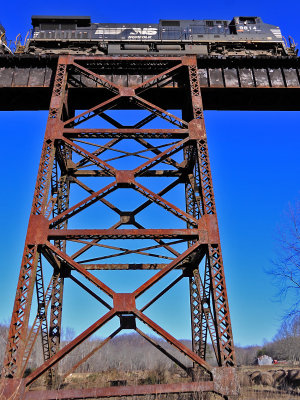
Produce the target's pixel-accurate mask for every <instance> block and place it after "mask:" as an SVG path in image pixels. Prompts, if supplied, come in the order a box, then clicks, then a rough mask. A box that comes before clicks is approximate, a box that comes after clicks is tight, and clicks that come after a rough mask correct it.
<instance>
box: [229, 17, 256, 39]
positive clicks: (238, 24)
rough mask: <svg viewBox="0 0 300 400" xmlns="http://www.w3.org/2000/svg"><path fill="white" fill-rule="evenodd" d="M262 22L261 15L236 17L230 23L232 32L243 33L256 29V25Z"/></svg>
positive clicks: (234, 33)
mask: <svg viewBox="0 0 300 400" xmlns="http://www.w3.org/2000/svg"><path fill="white" fill-rule="evenodd" d="M261 23H262V20H261V18H260V17H234V18H233V19H232V21H231V22H230V24H229V30H230V34H231V35H236V34H238V32H240V33H241V32H244V31H248V30H251V29H254V30H256V25H257V24H261ZM245 27H246V29H245ZM248 28H249V29H248Z"/></svg>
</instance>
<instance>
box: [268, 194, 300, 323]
mask: <svg viewBox="0 0 300 400" xmlns="http://www.w3.org/2000/svg"><path fill="white" fill-rule="evenodd" d="M268 272H269V273H270V274H271V275H272V276H273V279H274V282H275V284H276V285H277V286H278V288H279V295H280V296H281V297H286V296H288V297H289V298H290V299H291V300H292V306H291V308H290V309H289V310H288V314H287V316H288V317H290V316H293V315H295V314H298V313H300V201H299V200H298V201H297V202H296V204H295V206H294V207H292V206H289V210H288V213H287V218H286V223H285V225H284V226H283V227H281V229H280V230H279V235H278V255H277V258H276V259H275V260H274V261H273V267H272V269H271V270H270V271H268Z"/></svg>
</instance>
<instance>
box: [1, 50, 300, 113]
mask: <svg viewBox="0 0 300 400" xmlns="http://www.w3.org/2000/svg"><path fill="white" fill-rule="evenodd" d="M91 59H92V58H91ZM139 60H140V61H139V62H140V63H142V66H143V68H140V66H139V65H137V64H135V65H134V66H133V67H132V69H131V70H130V71H129V70H125V68H124V73H122V72H120V65H121V64H120V63H121V62H122V59H121V58H119V57H114V58H110V59H108V58H105V57H104V58H103V61H99V59H98V61H97V60H95V61H94V63H95V64H97V63H98V64H97V65H98V67H99V63H101V71H102V72H101V74H102V75H104V76H106V77H107V78H108V79H110V80H112V81H115V82H116V83H122V85H124V86H133V85H135V84H137V83H139V82H141V81H143V80H146V79H148V78H149V77H150V76H151V75H155V73H156V71H157V70H155V73H154V64H153V63H151V61H150V58H144V60H145V61H143V60H142V59H139ZM154 60H155V58H154ZM156 60H158V58H157V59H156ZM159 60H163V58H160V59H159ZM165 60H166V61H165V63H166V62H168V61H167V60H168V59H167V58H166V59H165ZM123 61H124V58H123ZM172 61H173V62H176V57H173V58H172ZM109 62H110V63H113V65H109ZM56 63H57V56H39V57H38V56H28V55H18V56H17V55H15V56H10V55H9V56H4V55H2V56H0V110H3V111H6V110H47V109H48V108H49V102H50V95H51V88H52V82H53V79H54V74H55V70H56ZM162 63H164V62H163V61H162ZM124 65H125V64H124ZM111 67H112V68H111ZM117 67H118V72H117V74H114V68H117ZM121 68H122V65H121ZM155 68H157V66H156V67H155ZM198 68H199V69H198V73H199V78H200V84H201V88H202V96H203V103H204V109H206V110H259V111H263V110H275V111H277V110H292V111H294V110H300V90H299V89H300V57H297V58H296V57H293V58H288V57H286V58H219V59H218V58H208V57H206V58H199V59H198ZM116 79H118V81H116ZM84 83H85V85H84V86H85V87H84V88H82V87H76V84H75V83H74V85H72V84H70V86H69V87H70V95H71V96H70V97H71V98H72V101H73V105H74V107H75V108H77V109H82V108H86V107H88V106H89V105H90V104H94V97H95V89H97V98H99V94H100V93H101V88H97V83H96V82H95V81H92V80H89V79H86V81H85V82H84ZM179 86H180V85H178V80H176V79H174V80H173V81H171V82H169V83H168V85H166V86H164V87H153V89H151V91H150V97H149V100H152V101H153V102H155V103H156V104H157V105H160V104H164V106H165V107H167V108H169V109H176V108H180V101H181V99H182V90H183V88H182V87H179ZM99 90H100V92H99Z"/></svg>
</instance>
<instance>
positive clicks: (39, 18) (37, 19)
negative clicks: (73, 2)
mask: <svg viewBox="0 0 300 400" xmlns="http://www.w3.org/2000/svg"><path fill="white" fill-rule="evenodd" d="M56 21H58V22H60V23H68V22H71V21H72V22H75V21H76V22H78V23H79V24H82V25H86V24H90V23H91V17H90V16H82V15H33V16H32V17H31V22H32V26H38V25H39V24H40V23H41V22H44V23H45V22H56Z"/></svg>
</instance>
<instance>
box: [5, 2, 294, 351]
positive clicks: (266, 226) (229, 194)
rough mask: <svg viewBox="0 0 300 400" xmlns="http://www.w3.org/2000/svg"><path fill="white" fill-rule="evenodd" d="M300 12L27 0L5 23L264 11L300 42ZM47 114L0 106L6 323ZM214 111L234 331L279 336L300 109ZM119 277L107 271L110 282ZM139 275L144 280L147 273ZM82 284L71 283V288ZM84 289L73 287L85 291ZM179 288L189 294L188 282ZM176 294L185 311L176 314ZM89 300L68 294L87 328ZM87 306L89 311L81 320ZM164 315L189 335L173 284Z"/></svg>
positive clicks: (241, 339) (11, 7) (69, 319)
mask: <svg viewBox="0 0 300 400" xmlns="http://www.w3.org/2000/svg"><path fill="white" fill-rule="evenodd" d="M297 8H298V9H297ZM299 11H300V6H299V3H298V2H296V1H295V2H294V4H290V5H289V7H288V8H287V7H285V8H283V4H282V2H279V1H273V2H261V1H260V2H258V1H251V2H249V1H248V2H247V1H246V2H242V3H241V2H237V1H231V2H230V3H227V2H221V1H215V2H214V3H209V4H208V5H206V3H184V7H183V2H179V1H172V2H171V1H165V2H159V1H152V2H151V1H149V2H146V3H142V2H140V1H139V2H138V1H130V2H118V1H117V2H114V3H113V2H111V3H108V2H99V3H89V5H85V6H83V5H82V2H78V1H72V2H68V1H66V2H64V3H61V2H57V1H52V2H51V4H50V3H46V2H37V1H32V2H30V3H29V4H27V5H26V6H24V4H23V3H21V2H20V3H18V2H14V3H9V4H6V6H5V8H3V10H2V13H1V22H2V24H3V25H4V26H5V27H6V30H7V36H8V37H9V38H14V37H15V36H17V34H18V33H21V34H22V35H23V36H25V35H26V32H27V30H28V29H29V28H30V18H31V15H37V14H45V15H47V14H48V15H55V14H60V15H70V14H71V15H72V14H73V15H90V16H91V17H92V21H94V22H149V23H154V22H157V21H158V19H160V18H161V19H164V18H165V19H175V18H178V19H201V18H218V19H220V18H222V19H231V18H232V17H233V16H238V15H258V16H260V17H262V19H263V21H265V22H268V23H271V24H275V25H278V26H280V28H281V29H282V31H283V33H284V35H285V36H288V35H291V36H293V37H294V38H295V40H296V42H297V41H298V42H300V28H299V24H298V16H299ZM46 118H47V113H46V112H18V113H16V112H15V113H12V112H10V113H9V112H7V113H4V112H1V113H0V124H1V127H2V129H1V132H2V147H1V149H2V151H1V158H0V170H1V184H2V185H1V186H2V196H1V207H0V220H1V222H2V230H1V241H0V246H1V255H2V266H1V268H2V279H1V282H0V319H1V320H2V321H6V322H7V321H8V320H9V318H10V315H11V310H12V306H13V299H14V295H15V288H16V283H17V277H18V273H19V265H20V261H21V257H22V251H23V245H24V239H25V234H26V227H27V222H28V218H29V212H30V207H31V201H32V195H33V189H34V185H35V179H36V173H37V167H38V162H39V157H40V151H41V145H42V138H43V134H44V129H45V125H46ZM205 118H206V127H207V134H208V142H209V151H210V159H211V166H212V175H213V182H214V189H215V196H216V204H217V211H218V219H219V226H220V234H221V243H222V250H223V257H224V263H225V273H226V282H227V288H228V295H229V302H230V309H231V317H232V325H233V332H234V339H235V342H236V343H239V344H241V345H247V344H256V343H257V344H261V343H262V342H263V340H264V339H267V340H269V339H271V338H272V337H273V336H274V334H275V333H276V331H277V329H278V327H279V325H280V317H281V315H282V314H283V312H284V311H285V309H286V308H287V307H288V305H289V300H288V299H285V300H280V299H278V298H276V288H275V287H274V286H273V285H272V283H271V281H270V277H269V276H268V275H267V274H266V273H265V270H266V269H268V268H269V267H270V266H271V260H272V259H274V257H275V254H276V240H275V239H276V232H277V229H278V226H280V224H281V223H282V222H283V221H284V212H285V210H286V209H287V207H288V204H289V202H291V203H293V202H295V200H296V199H297V198H299V173H300V171H299V170H300V167H299V126H300V113H299V112H213V111H209V112H206V113H205ZM104 275H105V274H104ZM120 277H121V278H120V279H118V280H117V283H118V285H119V286H118V287H117V289H118V290H120V291H122V290H124V289H123V288H122V283H123V282H124V281H125V280H126V279H127V280H129V281H132V279H133V275H132V276H130V275H126V276H125V275H124V274H121V275H120ZM128 277H129V278H128ZM111 279H112V278H111V277H109V276H104V281H105V282H106V281H107V282H109V281H110V280H111ZM135 279H136V281H140V280H141V281H144V278H142V277H141V275H138V276H136V277H135ZM72 290H73V289H72V286H71V285H69V284H68V286H67V287H66V294H67V293H70V292H71V291H72ZM74 290H75V289H74ZM74 290H73V292H72V294H74V293H77V292H74ZM178 290H182V293H184V291H185V290H186V287H185V284H184V283H182V284H181V286H180V287H179V289H178ZM78 293H79V292H78ZM80 293H81V292H80ZM82 298H83V297H82ZM185 298H186V299H187V297H185ZM174 302H176V304H175V306H176V315H174V313H172V306H174ZM86 307H87V306H86V304H85V302H84V301H82V300H81V298H78V296H75V300H72V301H71V300H69V298H67V296H65V304H64V312H65V314H64V323H65V325H66V326H74V328H75V330H76V331H77V332H78V333H79V332H80V331H81V330H83V329H84V328H85V327H86V324H88V323H92V322H94V321H95V319H97V317H95V315H94V314H91V313H84V311H85V310H86V309H87V308H86ZM162 309H163V311H162ZM80 310H82V311H83V317H82V318H80V321H76V323H74V320H75V319H76V316H77V315H78V312H79V311H80ZM99 310H100V311H101V309H99ZM154 314H155V315H156V316H157V318H156V321H158V322H161V323H162V324H163V326H164V327H165V328H167V329H170V330H171V331H172V333H173V334H174V335H175V336H176V337H178V338H185V337H188V334H189V329H188V324H181V323H180V318H181V317H183V318H186V317H187V316H188V307H187V304H185V303H184V302H182V301H180V299H179V298H178V297H177V296H173V297H172V293H170V295H169V297H168V298H166V300H165V302H164V303H163V307H159V306H157V307H156V308H154V309H153V316H154ZM166 315H168V318H166ZM104 333H105V332H104Z"/></svg>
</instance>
